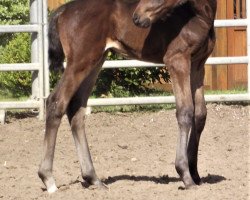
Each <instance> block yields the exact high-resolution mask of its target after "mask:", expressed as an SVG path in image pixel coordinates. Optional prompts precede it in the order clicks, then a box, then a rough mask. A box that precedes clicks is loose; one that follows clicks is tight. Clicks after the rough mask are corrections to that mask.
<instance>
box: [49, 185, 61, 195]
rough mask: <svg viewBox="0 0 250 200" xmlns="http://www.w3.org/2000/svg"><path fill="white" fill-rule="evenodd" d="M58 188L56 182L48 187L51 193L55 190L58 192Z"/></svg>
mask: <svg viewBox="0 0 250 200" xmlns="http://www.w3.org/2000/svg"><path fill="white" fill-rule="evenodd" d="M57 190H58V188H57V187H56V185H55V184H53V185H51V186H50V187H48V188H47V192H48V193H49V194H53V193H54V192H56V191H57Z"/></svg>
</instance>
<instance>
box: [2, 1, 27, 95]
mask: <svg viewBox="0 0 250 200" xmlns="http://www.w3.org/2000/svg"><path fill="white" fill-rule="evenodd" d="M27 22H29V0H15V1H12V0H1V1H0V24H1V25H3V24H25V23H27ZM22 62H30V35H29V34H28V33H18V34H9V33H8V34H0V63H22ZM0 88H1V91H0V92H1V94H2V95H6V94H8V95H11V96H13V97H20V96H23V95H29V94H30V90H31V72H0ZM3 88H4V91H3Z"/></svg>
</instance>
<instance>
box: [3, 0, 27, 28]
mask: <svg viewBox="0 0 250 200" xmlns="http://www.w3.org/2000/svg"><path fill="white" fill-rule="evenodd" d="M28 13H29V0H15V1H13V0H1V1H0V24H1V25H2V24H23V23H27V22H28V21H29V15H28Z"/></svg>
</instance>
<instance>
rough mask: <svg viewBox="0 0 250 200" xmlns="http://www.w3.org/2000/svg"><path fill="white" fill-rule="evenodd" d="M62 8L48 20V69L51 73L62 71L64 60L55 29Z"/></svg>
mask: <svg viewBox="0 0 250 200" xmlns="http://www.w3.org/2000/svg"><path fill="white" fill-rule="evenodd" d="M64 8H65V7H64V6H62V7H60V8H59V9H57V10H56V11H55V12H54V13H53V14H52V16H51V18H50V23H49V30H48V38H49V61H50V66H49V69H50V70H53V71H60V70H63V69H64V68H63V61H64V58H65V55H64V52H63V48H62V43H61V41H60V37H59V32H58V29H57V21H58V17H59V16H60V15H61V13H62V12H63V11H64Z"/></svg>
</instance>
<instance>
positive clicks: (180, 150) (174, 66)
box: [164, 53, 195, 188]
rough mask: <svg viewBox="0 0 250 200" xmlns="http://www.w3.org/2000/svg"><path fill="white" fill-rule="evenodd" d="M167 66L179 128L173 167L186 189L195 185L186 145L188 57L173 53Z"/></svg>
mask: <svg viewBox="0 0 250 200" xmlns="http://www.w3.org/2000/svg"><path fill="white" fill-rule="evenodd" d="M164 62H165V64H166V65H167V67H168V69H169V72H170V76H171V79H172V82H173V90H174V94H175V99H176V117H177V121H178V126H179V135H178V141H177V150H176V160H175V167H176V170H177V172H178V174H179V175H180V177H181V179H182V181H183V182H184V184H185V187H186V188H189V187H190V186H193V185H195V183H194V181H193V179H192V176H191V174H190V170H189V163H188V156H187V144H188V137H189V134H190V131H191V127H192V122H193V115H194V106H193V100H192V93H191V88H190V84H191V83H190V68H191V62H190V55H186V54H185V53H175V54H172V55H166V56H165V57H164Z"/></svg>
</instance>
